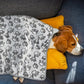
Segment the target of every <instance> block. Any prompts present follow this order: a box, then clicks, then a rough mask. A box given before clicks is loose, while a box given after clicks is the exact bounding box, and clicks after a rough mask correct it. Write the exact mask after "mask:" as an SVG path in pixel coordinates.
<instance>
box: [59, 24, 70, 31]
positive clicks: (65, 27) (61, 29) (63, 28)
mask: <svg viewBox="0 0 84 84" xmlns="http://www.w3.org/2000/svg"><path fill="white" fill-rule="evenodd" d="M58 29H59V30H60V31H63V30H72V27H71V26H70V25H64V26H61V27H59V28H58Z"/></svg>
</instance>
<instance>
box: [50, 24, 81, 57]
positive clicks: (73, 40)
mask: <svg viewBox="0 0 84 84" xmlns="http://www.w3.org/2000/svg"><path fill="white" fill-rule="evenodd" d="M55 30H56V29H54V35H53V38H52V40H51V43H50V46H49V48H55V49H57V50H58V51H60V52H62V53H65V52H66V51H67V52H69V53H71V54H73V55H80V54H81V53H82V51H83V47H82V46H81V45H80V44H79V43H78V41H77V36H76V35H74V33H73V31H72V27H71V26H69V25H66V26H61V27H59V29H58V32H57V33H55ZM56 31H57V30H56Z"/></svg>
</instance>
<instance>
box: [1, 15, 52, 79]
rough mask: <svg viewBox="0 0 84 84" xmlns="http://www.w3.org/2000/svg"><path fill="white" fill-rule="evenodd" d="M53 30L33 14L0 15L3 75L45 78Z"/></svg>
mask: <svg viewBox="0 0 84 84" xmlns="http://www.w3.org/2000/svg"><path fill="white" fill-rule="evenodd" d="M52 33H53V29H52V27H51V26H49V25H48V24H45V23H43V22H41V21H40V20H38V19H36V18H33V17H31V16H25V15H23V16H21V15H13V16H12V15H10V16H0V74H10V75H13V76H17V77H24V78H28V79H33V80H44V79H45V78H46V60H47V50H48V46H49V43H50V40H51V38H52Z"/></svg>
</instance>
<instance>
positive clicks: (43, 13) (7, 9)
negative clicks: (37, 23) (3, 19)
mask: <svg viewBox="0 0 84 84" xmlns="http://www.w3.org/2000/svg"><path fill="white" fill-rule="evenodd" d="M62 1H63V0H0V15H29V16H33V17H35V18H38V19H43V18H49V17H53V16H55V15H56V14H57V13H58V11H59V9H60V7H61V4H62Z"/></svg>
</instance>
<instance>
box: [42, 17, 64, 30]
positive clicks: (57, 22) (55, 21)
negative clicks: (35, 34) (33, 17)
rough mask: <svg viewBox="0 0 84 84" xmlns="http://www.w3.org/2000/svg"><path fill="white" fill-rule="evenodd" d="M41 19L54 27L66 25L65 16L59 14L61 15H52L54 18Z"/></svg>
mask: <svg viewBox="0 0 84 84" xmlns="http://www.w3.org/2000/svg"><path fill="white" fill-rule="evenodd" d="M41 21H42V22H44V23H46V24H49V25H50V26H52V27H54V28H59V27H60V26H63V25H64V16H63V15H59V16H56V17H52V18H47V19H42V20H41Z"/></svg>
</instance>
